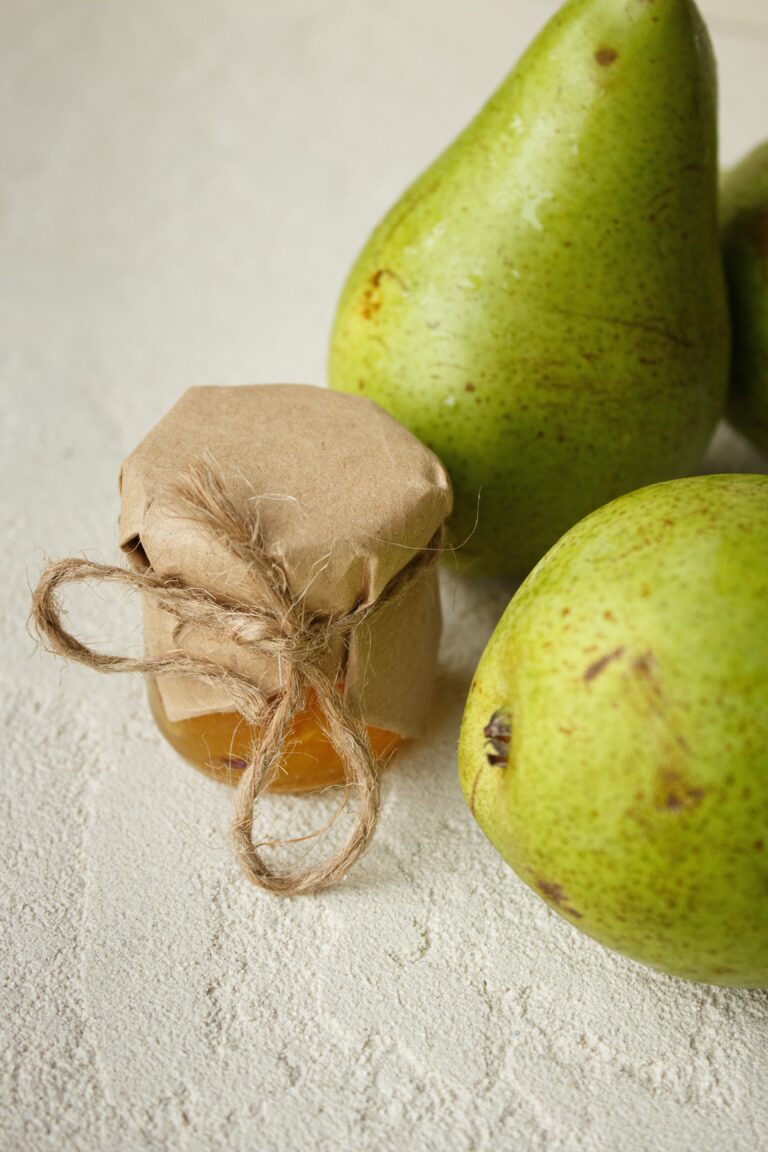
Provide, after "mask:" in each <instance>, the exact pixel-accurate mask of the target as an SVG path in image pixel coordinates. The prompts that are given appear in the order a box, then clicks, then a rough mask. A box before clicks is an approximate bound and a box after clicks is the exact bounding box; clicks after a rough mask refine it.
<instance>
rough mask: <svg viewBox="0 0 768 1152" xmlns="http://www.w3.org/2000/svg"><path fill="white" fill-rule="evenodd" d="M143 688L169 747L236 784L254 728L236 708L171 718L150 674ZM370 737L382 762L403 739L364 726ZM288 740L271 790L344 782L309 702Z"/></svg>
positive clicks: (207, 771)
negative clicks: (233, 710)
mask: <svg viewBox="0 0 768 1152" xmlns="http://www.w3.org/2000/svg"><path fill="white" fill-rule="evenodd" d="M147 690H148V692H149V704H150V707H151V709H152V715H153V716H154V718H155V722H156V723H157V726H158V728H159V729H160V731H161V732H162V734H163V736H165V738H166V740H167V741H168V743H169V744H170V745H171V747H172V748H174V749H175V750H176V751H177V752H178V753H179V754H180V755H181V756H183V757H184V759H185V760H187V761H188V762H189V763H190V764H192V765H193V767H195V768H198V769H199V770H200V771H201V772H205V774H206V775H207V776H212V777H213V779H214V780H220V781H222V782H223V783H226V784H238V783H239V781H240V777H241V776H242V773H243V770H244V768H245V766H246V764H247V761H248V755H249V751H250V746H251V742H252V741H253V738H254V736H256V735H258V731H257V730H256V729H254V727H253V726H252V725H250V724H246V723H245V721H244V720H243V718H242V716H240V715H239V713H237V712H211V713H209V714H208V715H207V716H193V717H192V718H191V719H189V720H169V719H168V715H167V713H166V711H165V708H164V706H163V701H162V698H161V696H160V692H159V690H158V687H157V684H156V682H155V680H154V678H153V677H151V676H150V677H147ZM368 738H369V740H370V741H371V747H372V748H373V751H374V754H375V755H376V757H377V758H378V759H380V760H382V761H383V760H385V759H386V758H387V757H388V756H391V755H392V753H393V752H394V751H395V749H396V748H397V747H398V746H399V744H400V743H401V737H400V736H398V735H397V733H395V732H385V731H383V729H381V728H368ZM290 742H291V747H290V749H289V751H288V752H287V754H286V757H285V762H284V764H283V770H282V772H281V773H280V775H279V776H278V777H277V779H276V780H275V782H274V783H273V785H272V787H271V788H270V791H271V792H311V791H312V790H314V789H316V788H328V787H329V786H331V785H333V784H343V783H344V766H343V765H342V763H341V760H340V759H339V756H338V753H337V752H336V749H335V748H334V747H333V745H332V744H331V743H330V741H329V740H328V738H327V736H326V735H325V733H324V732H323V730H322V728H321V726H320V721H319V716H318V712H317V708H316V707H314V708H313V707H312V706H310V707H309V708H308V709H307V710H306V711H305V712H301V713H299V714H298V715H297V717H296V719H295V721H294V724H293V730H292V733H291V741H290Z"/></svg>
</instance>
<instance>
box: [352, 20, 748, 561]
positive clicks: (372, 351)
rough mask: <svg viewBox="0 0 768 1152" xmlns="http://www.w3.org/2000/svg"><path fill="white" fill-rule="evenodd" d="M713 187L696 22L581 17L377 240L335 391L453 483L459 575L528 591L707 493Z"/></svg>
mask: <svg viewBox="0 0 768 1152" xmlns="http://www.w3.org/2000/svg"><path fill="white" fill-rule="evenodd" d="M717 184H718V174H717V140H716V77H715V65H714V60H713V56H712V51H711V46H710V42H709V39H708V37H707V33H706V30H705V28H704V25H703V23H702V21H701V18H700V16H699V14H698V12H697V10H696V7H695V5H694V4H693V3H692V0H570V3H567V4H566V5H565V6H564V8H563V9H562V10H561V11H560V12H559V13H558V14H557V15H556V16H555V17H554V18H553V19H552V20H551V21H550V23H549V24H548V25H547V27H546V28H545V29H544V31H543V32H542V33H541V34H540V35H539V37H538V39H537V40H536V41H535V42H534V44H533V45H532V47H531V48H530V49H529V50H528V52H527V53H526V54H525V56H524V57H523V58H522V60H521V61H520V63H519V64H518V65H517V67H516V68H515V69H514V71H513V72H512V73H511V74H510V75H509V76H508V78H507V79H506V80H505V81H504V83H503V84H502V85H501V87H500V88H499V89H498V91H497V92H496V94H495V95H494V96H493V97H492V98H491V100H490V102H489V103H488V104H487V105H486V107H485V108H484V109H483V110H482V111H481V112H480V114H479V116H478V117H477V119H476V120H475V121H474V122H473V123H472V124H470V126H469V127H468V128H467V129H466V131H465V132H464V133H463V134H462V135H461V136H459V138H458V139H457V140H456V141H455V143H454V144H453V145H452V146H451V147H449V148H448V150H447V151H446V152H445V153H444V154H443V155H442V156H441V157H440V158H439V159H438V160H437V161H436V162H435V163H434V164H433V165H432V167H431V168H429V169H428V170H427V171H426V172H425V173H424V175H422V176H421V178H420V179H419V180H417V181H416V183H415V184H414V185H413V186H412V187H411V188H410V189H409V190H408V191H407V192H406V193H405V195H404V196H403V198H402V199H401V201H400V202H399V203H398V204H397V205H396V206H395V207H394V208H393V209H392V210H391V211H390V213H389V214H388V215H387V216H386V218H385V219H384V220H383V222H382V223H381V224H380V225H379V227H378V228H377V230H376V231H375V232H374V233H373V235H372V237H371V239H370V240H369V242H368V244H367V246H366V247H365V249H364V250H363V252H362V254H361V256H360V257H359V259H358V261H357V263H356V265H355V267H354V269H353V270H352V273H351V275H350V277H349V279H348V281H347V284H346V287H345V288H344V291H343V295H342V298H341V302H340V305H339V309H338V314H337V318H336V323H335V329H334V332H333V339H332V347H331V354H330V367H329V373H330V383H331V386H332V387H333V388H338V389H342V390H344V391H348V392H362V393H364V394H365V395H367V396H371V397H372V398H373V399H374V400H377V401H378V402H379V403H380V404H381V405H382V406H383V407H384V408H387V409H388V410H389V411H390V412H392V413H393V414H394V415H395V416H396V417H398V419H400V420H401V421H402V422H403V423H404V424H405V425H406V426H407V427H409V428H410V429H411V430H412V431H414V432H415V433H416V434H417V435H418V436H419V437H420V438H421V439H422V440H424V441H425V442H426V443H427V444H428V445H430V446H431V447H432V448H433V449H434V450H435V451H436V452H437V453H438V455H440V456H441V457H442V459H443V460H444V461H445V463H446V465H447V467H448V470H449V472H450V473H451V476H452V479H453V484H454V491H455V509H456V511H455V516H454V518H453V522H452V537H451V539H452V543H453V544H454V545H462V547H461V550H460V554H459V555H460V560H461V558H463V564H464V567H465V569H466V570H468V571H472V572H476V573H506V574H513V575H522V574H524V573H526V572H527V571H528V570H530V568H531V567H532V565H533V564H534V563H535V562H536V561H537V560H538V559H539V558H540V557H541V556H542V555H543V553H544V552H545V551H546V549H547V548H549V547H550V546H551V545H552V544H553V543H554V542H555V540H557V539H558V537H559V536H560V535H561V534H562V533H563V532H564V531H565V530H566V529H567V528H569V527H570V526H571V525H572V524H574V523H575V522H576V521H577V520H579V519H580V518H581V517H582V516H584V515H586V513H588V512H590V511H592V510H593V509H594V508H596V507H598V506H599V505H601V504H603V503H605V502H606V501H607V500H609V499H612V498H613V497H615V496H618V495H620V494H622V493H623V492H627V491H630V490H632V489H634V488H637V487H639V486H640V485H643V484H648V483H651V482H653V481H656V480H662V479H670V478H672V477H675V476H681V475H684V474H686V473H689V472H690V471H691V470H693V469H695V467H696V465H697V463H698V461H699V459H700V457H701V455H702V453H703V451H704V449H705V446H706V444H707V442H708V440H709V438H710V435H711V433H712V430H713V428H714V426H715V423H716V421H717V419H718V417H719V415H720V414H721V411H722V408H723V406H724V402H725V391H726V387H727V373H728V358H729V325H728V319H727V304H726V297H725V287H724V277H723V271H722V258H721V254H720V247H719V231H718V219H717V202H716V201H717ZM476 521H477V523H476Z"/></svg>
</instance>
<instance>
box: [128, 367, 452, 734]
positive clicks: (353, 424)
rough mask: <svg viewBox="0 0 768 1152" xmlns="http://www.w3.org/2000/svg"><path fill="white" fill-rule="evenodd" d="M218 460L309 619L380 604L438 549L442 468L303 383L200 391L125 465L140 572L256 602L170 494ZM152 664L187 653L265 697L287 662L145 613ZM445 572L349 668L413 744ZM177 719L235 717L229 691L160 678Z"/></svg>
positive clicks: (375, 633) (374, 408)
mask: <svg viewBox="0 0 768 1152" xmlns="http://www.w3.org/2000/svg"><path fill="white" fill-rule="evenodd" d="M201 459H208V460H209V461H211V462H213V463H215V465H216V467H217V469H218V471H219V472H220V474H221V475H222V476H223V478H224V481H225V484H226V487H227V493H228V495H229V496H230V498H231V499H232V500H234V501H235V502H236V503H238V504H240V505H241V506H242V507H243V508H245V509H247V510H248V511H250V512H251V513H252V514H253V515H254V516H256V515H258V517H259V520H260V524H261V531H262V536H263V539H264V542H265V547H266V551H267V553H268V555H269V557H270V558H272V559H274V560H276V561H278V562H279V564H280V565H281V567H282V568H283V570H284V572H285V574H286V578H287V581H288V586H289V590H290V593H291V595H292V596H293V597H294V598H298V597H302V598H303V600H304V603H305V604H306V607H307V609H308V610H310V611H311V612H316V613H323V614H331V613H337V612H342V613H343V612H348V611H349V610H350V609H352V608H353V607H355V606H356V605H360V604H374V603H375V602H376V601H377V600H378V598H379V596H380V595H381V593H382V592H383V591H384V589H385V588H386V587H387V585H388V584H389V582H390V581H391V580H392V578H393V577H394V576H395V575H396V574H397V573H398V572H399V571H400V570H401V569H402V568H404V567H405V566H406V565H407V564H408V562H409V561H410V560H412V559H413V557H414V556H415V555H417V554H418V553H419V552H420V551H422V550H423V549H424V548H426V547H428V546H430V544H432V543H433V542H434V540H435V536H436V534H437V533H438V532H439V529H440V527H441V525H442V523H443V521H444V520H445V518H446V516H447V515H448V514H449V512H450V510H451V505H452V498H451V487H450V481H449V479H448V476H447V474H446V472H445V469H444V468H443V466H442V464H441V463H440V461H439V460H438V458H437V457H436V456H435V455H434V454H433V453H432V452H430V451H429V450H428V449H427V448H425V447H424V445H423V444H421V443H420V442H419V441H418V440H417V439H416V438H415V437H414V436H413V435H412V434H411V433H410V432H408V431H407V430H406V429H405V428H403V427H402V425H400V424H399V423H398V422H397V421H396V420H395V419H394V418H393V417H391V416H390V415H388V413H386V412H384V410H383V409H381V408H379V407H378V405H376V404H374V403H373V402H372V401H370V400H367V399H365V398H363V397H360V396H350V395H347V394H344V393H337V392H330V391H327V390H325V389H321V388H314V387H311V386H309V385H301V384H274V385H255V386H244V387H236V388H215V387H210V388H191V389H190V390H189V391H188V392H186V393H185V394H184V395H183V396H182V397H181V399H180V400H179V401H178V403H177V404H176V405H175V406H174V407H173V408H172V409H171V410H170V412H169V413H168V414H167V415H166V416H165V417H164V418H163V419H162V420H161V421H160V423H159V424H158V425H157V426H156V427H155V428H154V429H153V430H152V431H151V432H150V433H149V435H148V436H147V437H146V438H145V439H144V440H143V441H142V442H141V444H140V445H139V446H138V448H136V450H135V451H134V452H132V453H131V455H130V456H129V457H128V458H127V460H126V461H125V463H124V464H123V468H122V472H121V477H120V486H121V512H120V544H121V547H122V548H123V550H124V551H125V553H126V555H127V557H128V559H129V561H130V563H131V564H132V565H133V566H134V567H136V568H146V567H150V568H152V569H153V570H154V571H155V572H156V573H158V575H160V576H164V577H168V576H175V577H178V578H180V579H181V580H183V581H184V583H185V584H188V585H194V586H197V587H200V588H205V589H207V590H209V591H211V592H213V593H215V594H217V595H219V596H225V597H230V598H232V599H234V600H238V601H240V602H243V603H247V604H255V603H258V601H259V595H260V589H259V586H258V581H257V580H256V579H255V577H254V575H253V573H252V571H251V570H249V568H248V567H247V565H246V564H245V563H244V562H243V561H242V560H240V559H239V558H238V557H236V556H234V555H233V554H232V553H231V552H229V550H228V549H227V548H226V546H225V545H224V544H222V543H221V542H220V541H219V540H217V539H216V537H215V536H214V535H213V534H212V533H211V531H210V530H209V529H207V528H206V527H205V526H203V525H201V524H200V523H199V522H197V521H195V520H194V519H191V518H187V517H185V516H184V514H183V512H180V511H179V508H178V505H177V504H175V503H174V500H173V499H172V493H173V490H174V488H175V486H176V485H177V484H178V483H179V481H180V480H181V479H182V477H183V475H184V473H185V471H186V470H187V469H188V468H189V467H190V466H192V465H194V464H195V463H197V462H198V461H200V460H201ZM144 628H145V646H146V650H147V654H148V655H150V656H159V655H162V654H165V653H167V652H170V651H173V650H179V649H181V650H183V651H185V652H188V653H189V654H191V655H194V656H205V657H207V658H209V659H214V660H216V661H217V662H219V663H222V664H224V665H226V666H227V667H229V668H232V669H234V670H237V671H239V672H242V673H245V674H246V675H247V676H249V678H251V679H252V680H253V681H254V682H255V683H257V684H258V685H259V687H260V688H262V689H263V690H264V691H266V692H268V693H271V692H277V691H279V689H280V688H281V685H282V681H281V672H280V668H279V666H278V665H277V664H276V663H275V662H274V661H272V660H270V659H268V658H266V657H264V656H263V655H262V654H260V653H258V652H256V651H252V650H246V649H244V648H243V647H242V646H236V645H234V644H232V643H230V642H227V641H222V640H221V639H220V638H219V637H217V636H215V635H213V634H212V633H209V632H207V630H206V629H204V628H202V627H195V628H189V629H185V630H184V631H183V632H182V633H181V634H180V635H179V636H178V637H175V631H176V630H177V622H176V620H175V618H174V617H173V616H171V615H169V614H168V613H166V612H164V611H163V610H161V609H158V608H156V607H154V606H152V605H150V604H146V605H145V613H144ZM440 628H441V619H440V602H439V596H438V587H437V574H436V571H435V569H434V567H433V568H430V569H425V570H424V571H423V572H422V573H421V574H420V575H419V576H418V578H417V579H415V580H414V582H413V583H412V584H411V585H410V586H409V587H408V588H407V590H406V591H405V592H404V593H403V595H402V596H400V597H397V598H396V599H395V600H393V601H392V602H391V603H384V604H382V605H381V606H380V608H379V609H378V610H377V611H376V612H374V613H372V614H371V616H370V617H369V618H368V619H367V620H366V621H365V622H364V623H363V624H362V625H361V626H360V627H359V628H358V629H357V630H356V631H355V632H354V633H353V635H352V636H351V638H350V641H349V645H348V651H347V652H343V651H340V650H339V649H337V650H335V651H329V652H328V653H327V654H326V656H325V658H324V662H325V671H327V672H328V674H329V675H334V674H335V672H336V670H337V669H338V668H339V667H341V668H342V670H343V671H342V675H343V679H344V683H345V695H346V698H347V700H348V702H349V703H350V705H351V707H352V708H353V710H354V711H355V712H356V713H357V715H358V716H360V717H361V718H362V719H363V720H365V722H366V723H367V724H368V725H370V726H372V727H377V728H383V729H386V730H388V731H392V732H398V733H400V734H401V735H402V736H417V735H419V733H420V731H421V730H422V728H423V724H424V720H425V716H426V712H427V708H428V705H429V699H430V695H431V688H432V683H433V679H434V670H435V663H436V659H437V647H438V643H439V638H440ZM158 689H159V691H160V694H161V699H162V703H163V706H164V708H165V711H166V713H167V715H168V717H169V719H170V720H172V721H176V720H184V719H189V718H191V717H193V716H200V715H205V714H207V713H210V712H223V711H231V710H232V709H233V707H234V705H233V702H232V700H231V699H228V698H227V696H226V694H224V693H223V692H222V690H221V689H219V688H214V687H211V686H210V685H206V684H203V683H201V682H197V681H191V680H188V679H184V678H181V677H175V676H163V677H161V678H160V679H159V680H158Z"/></svg>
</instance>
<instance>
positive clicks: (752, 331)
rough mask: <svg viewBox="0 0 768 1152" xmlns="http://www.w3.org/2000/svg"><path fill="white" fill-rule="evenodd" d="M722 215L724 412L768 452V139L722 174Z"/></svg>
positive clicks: (758, 445)
mask: <svg viewBox="0 0 768 1152" xmlns="http://www.w3.org/2000/svg"><path fill="white" fill-rule="evenodd" d="M721 218H722V227H723V252H724V256H725V272H726V277H727V281H728V291H729V295H730V303H731V323H732V327H733V354H732V359H731V389H730V392H729V394H728V415H729V417H730V419H731V422H732V423H733V424H734V425H735V427H737V428H738V429H739V431H740V432H743V433H744V435H745V436H747V437H749V439H750V440H752V441H753V443H754V444H755V445H756V446H757V447H758V448H761V449H762V450H763V451H764V452H768V143H765V144H763V145H762V147H760V148H757V149H756V150H755V151H754V152H752V153H751V155H749V156H747V158H746V159H745V160H742V162H741V164H739V165H738V166H737V167H736V168H734V169H733V170H732V171H731V172H729V173H728V174H727V175H726V176H725V178H724V180H723V185H722V195H721Z"/></svg>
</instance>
